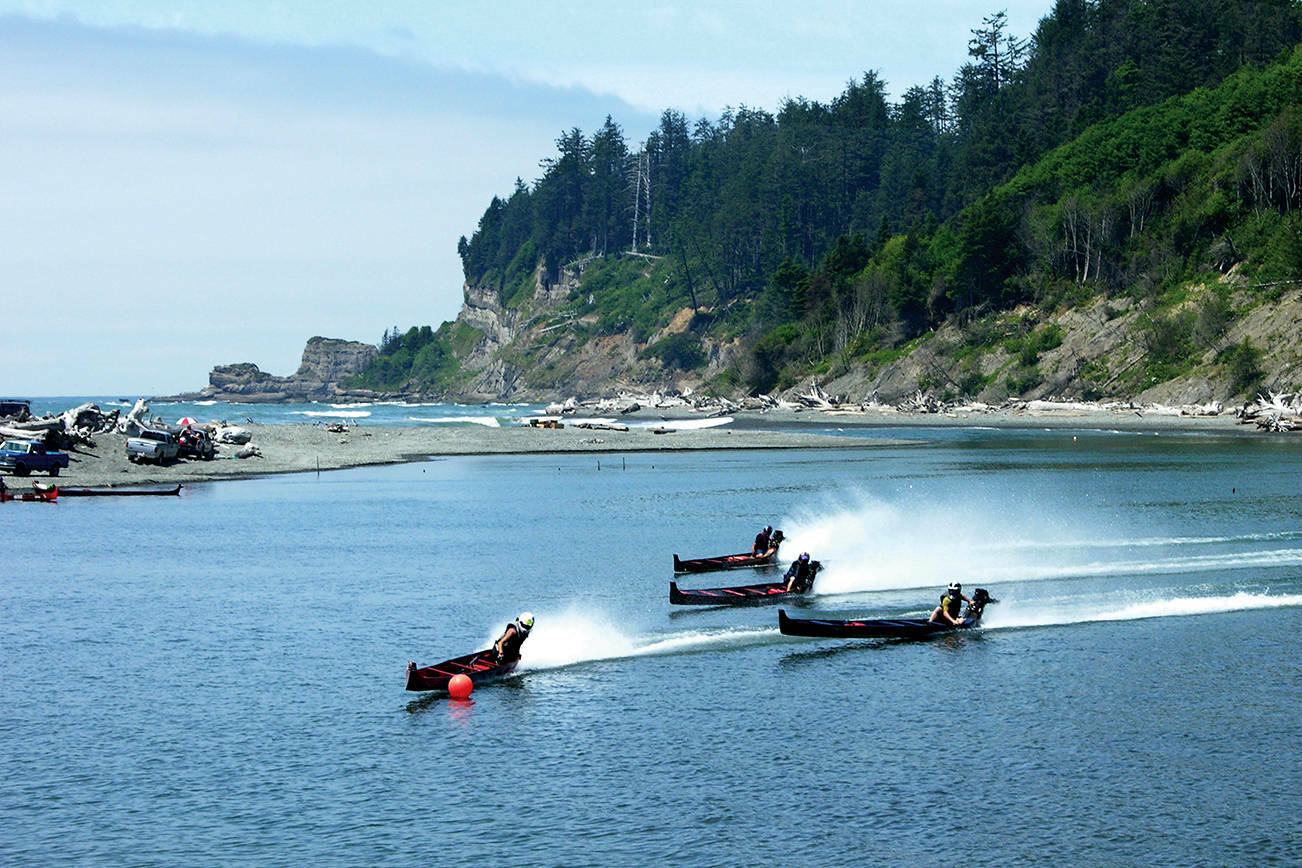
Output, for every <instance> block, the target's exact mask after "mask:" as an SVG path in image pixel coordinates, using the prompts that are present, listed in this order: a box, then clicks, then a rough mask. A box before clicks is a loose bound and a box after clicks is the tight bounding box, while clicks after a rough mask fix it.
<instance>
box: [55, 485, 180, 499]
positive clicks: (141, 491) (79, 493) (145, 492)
mask: <svg viewBox="0 0 1302 868" xmlns="http://www.w3.org/2000/svg"><path fill="white" fill-rule="evenodd" d="M59 493H60V494H62V495H63V496H64V497H147V496H154V497H169V496H173V495H178V494H180V493H181V486H179V485H176V486H173V487H172V488H60V489H59Z"/></svg>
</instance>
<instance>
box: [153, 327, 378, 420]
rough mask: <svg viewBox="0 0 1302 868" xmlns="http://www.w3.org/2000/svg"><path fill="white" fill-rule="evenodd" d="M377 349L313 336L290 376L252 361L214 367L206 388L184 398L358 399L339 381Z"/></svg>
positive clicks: (255, 400) (363, 365)
mask: <svg viewBox="0 0 1302 868" xmlns="http://www.w3.org/2000/svg"><path fill="white" fill-rule="evenodd" d="M377 355H379V350H378V349H376V348H375V347H374V346H373V345H371V344H366V343H362V342H361V341H344V340H339V339H337V338H323V337H314V338H312V339H310V340H309V341H308V342H307V346H306V347H305V348H304V349H303V360H302V363H301V364H300V365H299V367H298V371H296V372H295V373H294V374H293V375H292V376H289V377H277V376H275V375H273V374H268V373H267V372H266V371H263V370H261V369H260V368H259V367H258V366H257V365H255V364H253V363H252V362H239V363H237V364H233V365H217V366H216V367H215V368H213V369H212V372H211V373H209V374H208V385H207V387H205V388H204V389H203V391H201V392H200V393H199V394H198V395H180V396H177V397H180V398H183V399H194V398H199V399H203V400H217V401H237V402H243V403H251V404H254V403H256V404H260V403H279V402H282V401H334V400H347V399H349V398H350V397H356V398H361V397H365V396H362V395H360V394H359V395H354V394H353V393H350V392H348V390H346V389H343V388H341V387H340V385H339V384H340V382H342V381H343V380H345V379H347V378H348V377H351V376H354V375H355V374H359V373H361V372H362V371H363V370H364V369H365V368H366V366H367V365H368V364H370V362H371V361H372V360H373V359H374V358H375V357H376V356H377Z"/></svg>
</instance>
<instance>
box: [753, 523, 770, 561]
mask: <svg viewBox="0 0 1302 868" xmlns="http://www.w3.org/2000/svg"><path fill="white" fill-rule="evenodd" d="M772 539H773V525H768V526H767V527H765V528H764V529H763V530H762V531H760V532H759V533H757V534H755V544H754V545H753V546H751V547H750V553H751V557H755V556H757V555H762V554H764V553H765V552H766V551H768V550H769V546H770V545H771V544H772Z"/></svg>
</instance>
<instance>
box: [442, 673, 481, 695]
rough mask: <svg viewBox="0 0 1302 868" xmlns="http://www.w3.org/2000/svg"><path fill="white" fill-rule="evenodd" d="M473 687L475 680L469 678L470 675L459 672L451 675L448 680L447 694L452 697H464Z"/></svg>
mask: <svg viewBox="0 0 1302 868" xmlns="http://www.w3.org/2000/svg"><path fill="white" fill-rule="evenodd" d="M474 689H475V682H473V681H471V680H470V676H469V675H466V674H465V673H460V674H457V675H453V676H452V680H451V681H449V682H448V696H451V697H452V698H453V699H465V698H466V697H467V696H469V695H470V691H472V690H474Z"/></svg>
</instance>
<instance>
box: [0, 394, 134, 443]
mask: <svg viewBox="0 0 1302 868" xmlns="http://www.w3.org/2000/svg"><path fill="white" fill-rule="evenodd" d="M117 424H118V411H117V410H112V411H110V412H108V413H105V412H104V411H102V410H100V408H99V407H97V406H95V405H94V404H82V405H81V406H79V407H73V408H72V409H71V410H65V411H63V412H62V413H60V414H59V415H57V416H52V415H47V416H42V417H41V418H39V419H38V418H35V417H29V418H26V419H23V420H21V421H19V420H18V419H11V420H5V421H0V435H3V436H4V437H13V438H17V439H19V440H31V441H34V442H37V443H44V444H45V447H46V448H47V449H69V448H71V447H73V446H88V447H94V445H95V441H94V439H93V437H94V435H96V434H102V433H105V432H108V431H112V430H113V429H114V428H116V427H117Z"/></svg>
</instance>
